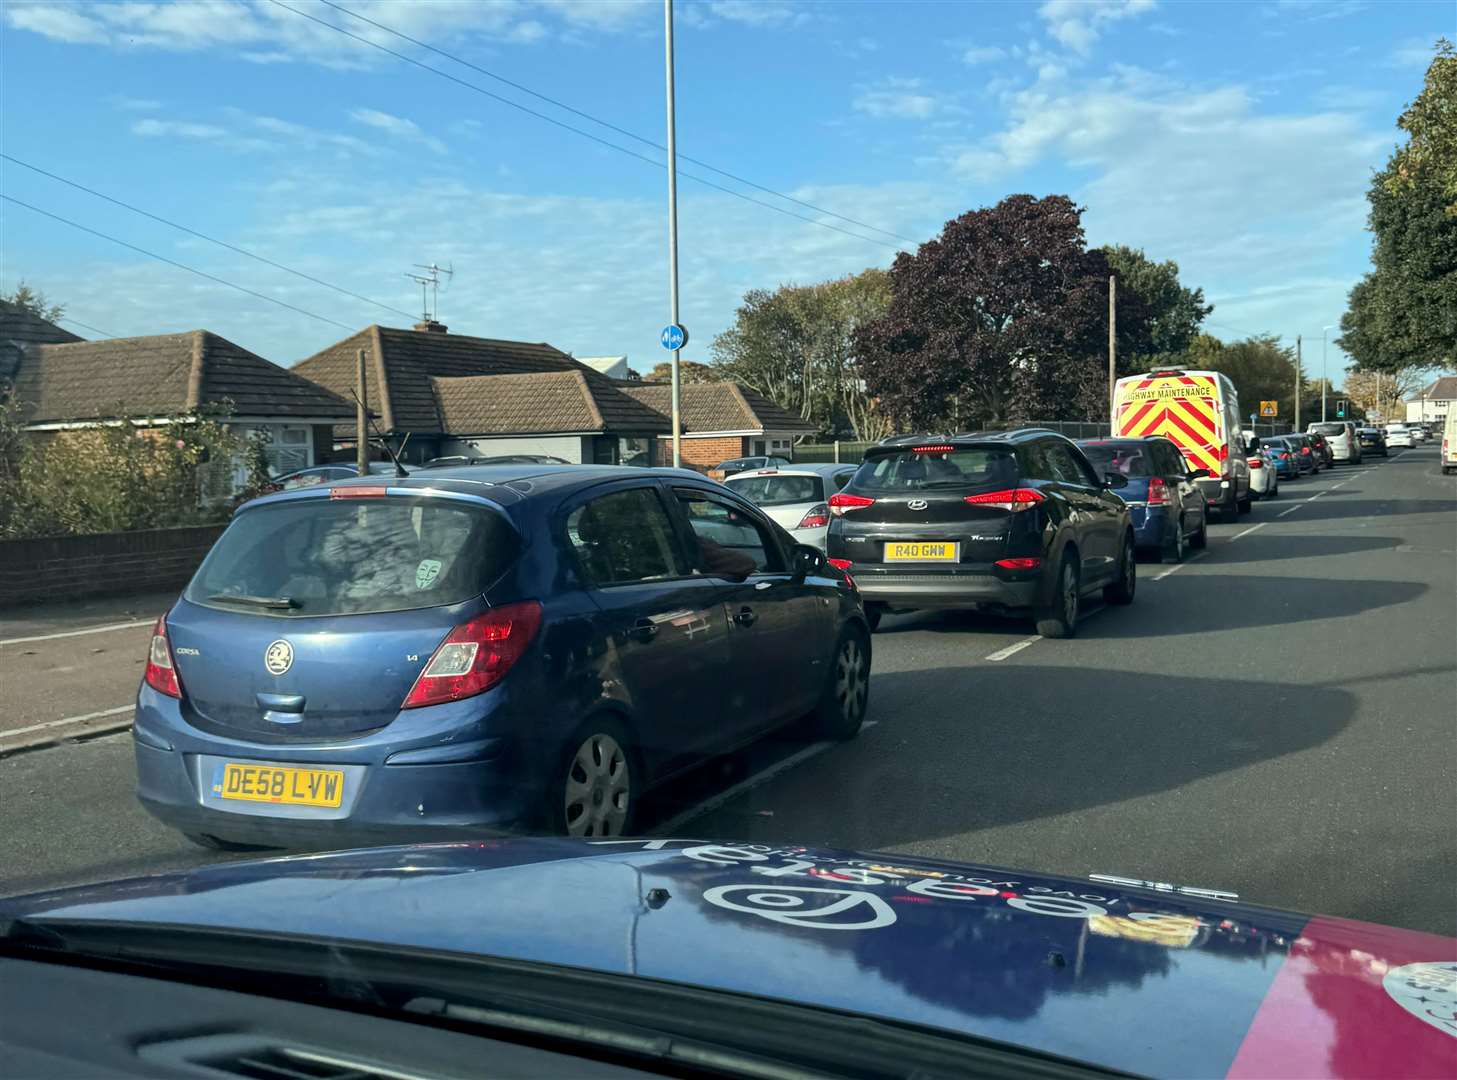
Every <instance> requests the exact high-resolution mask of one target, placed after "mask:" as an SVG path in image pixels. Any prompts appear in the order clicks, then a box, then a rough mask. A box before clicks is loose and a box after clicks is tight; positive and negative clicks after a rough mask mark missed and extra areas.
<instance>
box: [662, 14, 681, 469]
mask: <svg viewBox="0 0 1457 1080" xmlns="http://www.w3.org/2000/svg"><path fill="white" fill-rule="evenodd" d="M663 29H664V32H665V40H666V43H667V44H666V54H665V57H664V61H665V64H666V66H667V91H668V306H669V308H670V309H671V311H670V313H669V319H668V321H669V323H670V325H672V326H679V325H680V323H679V322H678V133H677V123H676V121H675V120H674V116H673V99H674V92H673V0H663ZM682 355H683V350H682V349H681V348H679V349H674V350H673V389H672V393H671V400H672V408H671V410H670V419H671V422H672V424H673V467H674V468H675V469H676V468H678V467H679V466H680V465H682V463H683V431H682V427H683V425H682V424H681V423H680V422H679V411H678V410H679V394H680V383H679V379H678V362H679V360H680V359H681V358H682Z"/></svg>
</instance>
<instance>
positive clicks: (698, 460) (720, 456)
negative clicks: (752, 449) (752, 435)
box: [657, 435, 748, 472]
mask: <svg viewBox="0 0 1457 1080" xmlns="http://www.w3.org/2000/svg"><path fill="white" fill-rule="evenodd" d="M746 443H747V440H746V439H745V438H744V437H743V436H741V435H729V436H725V437H723V438H717V439H693V438H684V440H683V455H682V456H683V467H684V468H687V469H697V470H698V471H699V472H707V471H708V470H709V469H711V468H713V467H714V466H715V465H717V464H718V463H719V462H720V461H727V460H728V459H729V458H736V457H743V456H744V455H745V454H746V453H747V452H748V451H747V450H746V449H745V444H746ZM657 464H659V465H671V464H673V440H672V439H671V438H661V437H660V438H659V439H658V460H657Z"/></svg>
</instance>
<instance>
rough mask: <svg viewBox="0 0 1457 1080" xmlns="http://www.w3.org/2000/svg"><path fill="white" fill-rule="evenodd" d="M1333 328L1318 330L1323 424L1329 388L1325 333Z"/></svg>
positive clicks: (1321, 420)
mask: <svg viewBox="0 0 1457 1080" xmlns="http://www.w3.org/2000/svg"><path fill="white" fill-rule="evenodd" d="M1334 329H1335V327H1334V326H1322V327H1321V328H1320V422H1321V423H1322V424H1323V423H1325V396H1326V390H1327V389H1328V388H1329V387H1330V384H1331V380H1330V374H1329V369H1328V368H1327V367H1326V347H1325V344H1326V343H1325V337H1326V332H1327V331H1329V330H1334Z"/></svg>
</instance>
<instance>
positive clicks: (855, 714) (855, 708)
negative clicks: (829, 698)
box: [835, 634, 870, 723]
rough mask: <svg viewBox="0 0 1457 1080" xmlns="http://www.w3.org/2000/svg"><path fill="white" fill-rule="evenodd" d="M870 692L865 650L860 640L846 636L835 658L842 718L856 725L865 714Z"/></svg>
mask: <svg viewBox="0 0 1457 1080" xmlns="http://www.w3.org/2000/svg"><path fill="white" fill-rule="evenodd" d="M869 692H870V672H869V671H868V669H867V666H866V663H865V650H864V649H863V648H861V646H860V639H859V638H857V637H855V636H854V635H853V634H846V635H845V640H844V642H843V643H842V644H841V645H840V652H839V655H838V656H836V657H835V701H836V703H837V704H838V705H839V708H840V716H841V717H843V718H844V719H845V720H846V721H847V722H849V723H854V722H855V721H856V720H858V719H859V718H860V717H861V716H862V715H864V713H865V699H866V695H867V694H868V693H869Z"/></svg>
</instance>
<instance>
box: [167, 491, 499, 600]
mask: <svg viewBox="0 0 1457 1080" xmlns="http://www.w3.org/2000/svg"><path fill="white" fill-rule="evenodd" d="M516 551H517V541H516V534H515V532H514V530H513V529H512V528H511V526H510V525H509V524H508V523H507V522H506V520H505V519H504V518H503V517H502V516H501V515H500V514H498V513H496V512H494V511H490V510H486V509H484V508H478V507H473V506H466V505H462V504H459V503H453V502H450V501H448V500H445V499H438V498H429V499H411V498H401V497H394V496H391V497H387V498H365V499H301V500H298V501H296V502H284V503H275V504H272V505H265V506H260V507H257V508H256V509H252V510H245V511H244V512H243V513H241V514H239V515H238V516H237V517H236V518H235V519H234V520H233V523H232V524H231V525H229V526H228V529H227V531H226V532H224V533H223V535H222V536H221V537H220V538H219V539H218V542H217V543H216V544H215V545H214V546H213V549H212V551H211V552H210V553H209V554H208V557H207V559H206V561H205V562H203V564H202V567H201V569H199V570H198V572H197V575H196V576H195V577H194V578H193V579H192V583H191V584H190V585H188V587H187V592H186V593H185V594H184V595H185V596H186V597H187V599H188V600H190V601H192V602H193V603H195V604H205V605H207V606H209V607H219V608H226V609H228V610H237V611H247V610H254V611H257V612H259V613H262V614H270V615H346V614H358V613H361V612H367V611H403V610H405V609H408V608H421V607H436V606H439V605H442V604H457V603H460V602H461V601H462V600H466V599H469V598H470V597H472V596H478V595H480V593H481V592H482V591H483V590H484V589H485V587H486V585H488V584H489V583H490V582H491V581H492V580H494V579H495V578H496V577H498V576H500V574H501V572H502V571H503V570H504V569H505V568H506V566H507V565H508V564H509V563H510V562H511V561H512V560H513V559H514V558H515V556H516ZM243 598H247V599H243ZM263 601H269V602H271V603H269V604H266V605H265V604H264V603H263Z"/></svg>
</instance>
